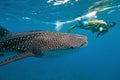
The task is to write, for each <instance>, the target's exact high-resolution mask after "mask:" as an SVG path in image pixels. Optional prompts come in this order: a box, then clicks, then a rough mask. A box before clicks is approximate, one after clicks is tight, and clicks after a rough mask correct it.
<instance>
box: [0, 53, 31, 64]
mask: <svg viewBox="0 0 120 80" xmlns="http://www.w3.org/2000/svg"><path fill="white" fill-rule="evenodd" d="M28 56H33V54H32V53H28V52H25V53H21V54H19V55H16V56H13V57H11V58H9V59H6V60H3V61H1V62H0V66H2V65H5V64H8V63H11V62H13V61H16V60H19V59H22V58H24V57H28Z"/></svg>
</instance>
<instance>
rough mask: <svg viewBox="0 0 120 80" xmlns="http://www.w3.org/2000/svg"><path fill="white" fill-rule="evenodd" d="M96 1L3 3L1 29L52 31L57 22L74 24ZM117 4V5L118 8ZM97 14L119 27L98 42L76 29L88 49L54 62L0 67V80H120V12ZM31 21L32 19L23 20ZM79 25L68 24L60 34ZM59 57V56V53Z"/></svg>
mask: <svg viewBox="0 0 120 80" xmlns="http://www.w3.org/2000/svg"><path fill="white" fill-rule="evenodd" d="M95 1H97V0H79V1H78V2H75V1H74V0H71V2H72V3H73V5H71V4H66V5H60V6H52V4H47V3H46V2H47V0H0V25H1V26H4V27H5V28H7V29H8V30H10V31H11V32H21V31H29V30H53V31H54V28H55V25H53V24H46V23H54V22H56V21H57V20H59V21H67V20H72V19H74V18H76V17H78V16H80V15H83V13H85V9H87V7H88V6H89V5H90V4H92V3H94V2H95ZM119 4H120V1H119V0H118V1H117V2H116V3H114V6H115V5H119ZM113 10H115V12H113V13H111V14H107V12H108V11H105V12H102V13H99V14H97V16H98V18H99V19H103V20H106V21H108V22H111V21H115V22H116V23H117V25H116V26H115V27H114V28H112V29H110V31H109V32H108V33H107V34H106V35H104V36H101V37H99V38H98V39H95V34H92V33H91V32H90V31H85V30H81V29H77V28H76V29H75V30H73V32H72V33H77V34H83V35H86V36H87V37H88V46H87V47H84V48H81V49H74V50H70V51H69V52H64V53H71V54H68V55H63V56H60V57H55V58H45V59H44V58H42V59H41V58H34V57H30V58H25V59H22V60H19V61H16V62H13V63H11V64H8V65H5V66H2V67H0V80H120V26H119V25H120V23H119V22H120V8H115V9H113ZM25 17H29V18H30V19H24V18H25ZM74 24H76V22H74V23H70V24H65V25H64V26H63V28H62V29H61V30H60V31H61V32H66V31H67V29H68V28H69V27H70V26H72V25H74ZM56 53H59V52H57V51H56Z"/></svg>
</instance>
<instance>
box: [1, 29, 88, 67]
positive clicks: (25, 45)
mask: <svg viewBox="0 0 120 80" xmlns="http://www.w3.org/2000/svg"><path fill="white" fill-rule="evenodd" d="M86 44H87V38H86V37H85V36H82V35H77V34H67V33H59V32H52V31H30V32H21V33H12V35H9V34H8V35H6V36H5V37H4V38H2V39H0V52H2V53H3V54H1V55H2V56H4V54H6V52H17V55H15V56H14V57H11V58H9V59H6V60H4V61H1V62H0V66H1V65H5V64H8V63H10V62H13V61H16V60H19V59H21V58H24V57H28V56H35V57H37V56H39V57H42V56H45V55H46V54H45V53H46V52H47V51H51V50H58V49H69V48H75V47H82V46H84V45H86Z"/></svg>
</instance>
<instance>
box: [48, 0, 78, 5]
mask: <svg viewBox="0 0 120 80" xmlns="http://www.w3.org/2000/svg"><path fill="white" fill-rule="evenodd" d="M78 1H79V0H74V2H78ZM47 3H50V4H52V5H53V6H59V5H63V4H67V3H73V2H72V1H71V0H48V1H47Z"/></svg>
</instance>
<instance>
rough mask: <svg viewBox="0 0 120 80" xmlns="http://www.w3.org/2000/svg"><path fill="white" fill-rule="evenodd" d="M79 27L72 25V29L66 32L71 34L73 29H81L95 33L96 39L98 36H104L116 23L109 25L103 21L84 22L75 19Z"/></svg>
mask: <svg viewBox="0 0 120 80" xmlns="http://www.w3.org/2000/svg"><path fill="white" fill-rule="evenodd" d="M76 20H77V21H78V22H79V24H80V25H74V26H72V27H70V28H69V30H68V32H71V31H72V30H73V29H74V28H75V27H78V28H82V29H85V30H91V31H92V33H95V32H97V36H96V38H97V37H98V36H99V35H104V34H105V33H106V32H108V30H109V29H110V28H111V27H113V26H115V25H116V23H115V22H110V23H107V22H106V21H103V20H96V19H95V20H85V21H82V20H80V19H76Z"/></svg>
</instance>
